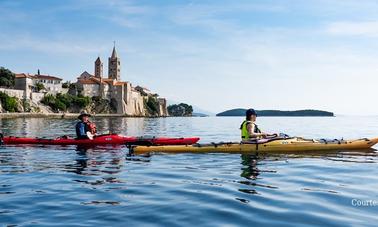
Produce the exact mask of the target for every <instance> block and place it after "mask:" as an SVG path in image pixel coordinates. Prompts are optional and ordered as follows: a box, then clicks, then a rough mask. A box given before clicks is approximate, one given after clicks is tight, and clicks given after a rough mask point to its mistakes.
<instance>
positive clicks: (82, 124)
mask: <svg viewBox="0 0 378 227" xmlns="http://www.w3.org/2000/svg"><path fill="white" fill-rule="evenodd" d="M90 117H91V115H90V114H88V113H87V112H85V111H82V112H81V113H80V115H79V117H78V118H79V119H80V121H79V122H78V123H77V124H76V136H77V138H78V139H93V137H94V136H95V135H96V125H95V124H94V123H92V122H90V121H89V118H90Z"/></svg>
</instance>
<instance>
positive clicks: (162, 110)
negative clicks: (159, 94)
mask: <svg viewBox="0 0 378 227" xmlns="http://www.w3.org/2000/svg"><path fill="white" fill-rule="evenodd" d="M158 101H159V115H160V116H162V117H168V116H169V114H168V109H167V100H166V99H164V98H158Z"/></svg>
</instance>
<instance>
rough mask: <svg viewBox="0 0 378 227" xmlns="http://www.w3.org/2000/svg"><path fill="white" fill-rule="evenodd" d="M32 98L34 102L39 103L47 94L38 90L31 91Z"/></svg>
mask: <svg viewBox="0 0 378 227" xmlns="http://www.w3.org/2000/svg"><path fill="white" fill-rule="evenodd" d="M30 94H31V95H30V99H31V100H32V101H33V102H34V103H39V102H40V101H41V100H42V99H43V97H44V96H45V94H44V93H38V92H31V93H30Z"/></svg>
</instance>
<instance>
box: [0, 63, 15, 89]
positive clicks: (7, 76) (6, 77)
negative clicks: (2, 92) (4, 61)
mask: <svg viewBox="0 0 378 227" xmlns="http://www.w3.org/2000/svg"><path fill="white" fill-rule="evenodd" d="M14 84H15V74H14V73H12V72H11V71H10V70H9V69H6V68H4V67H0V86H1V87H8V88H9V87H14Z"/></svg>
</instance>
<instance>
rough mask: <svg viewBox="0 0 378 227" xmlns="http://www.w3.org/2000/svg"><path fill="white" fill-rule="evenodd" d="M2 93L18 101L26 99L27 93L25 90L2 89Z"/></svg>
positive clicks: (0, 89)
mask: <svg viewBox="0 0 378 227" xmlns="http://www.w3.org/2000/svg"><path fill="white" fill-rule="evenodd" d="M0 91H1V92H4V93H5V94H7V95H9V96H12V97H16V98H18V99H24V94H25V92H24V91H23V90H16V89H8V88H0Z"/></svg>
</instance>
